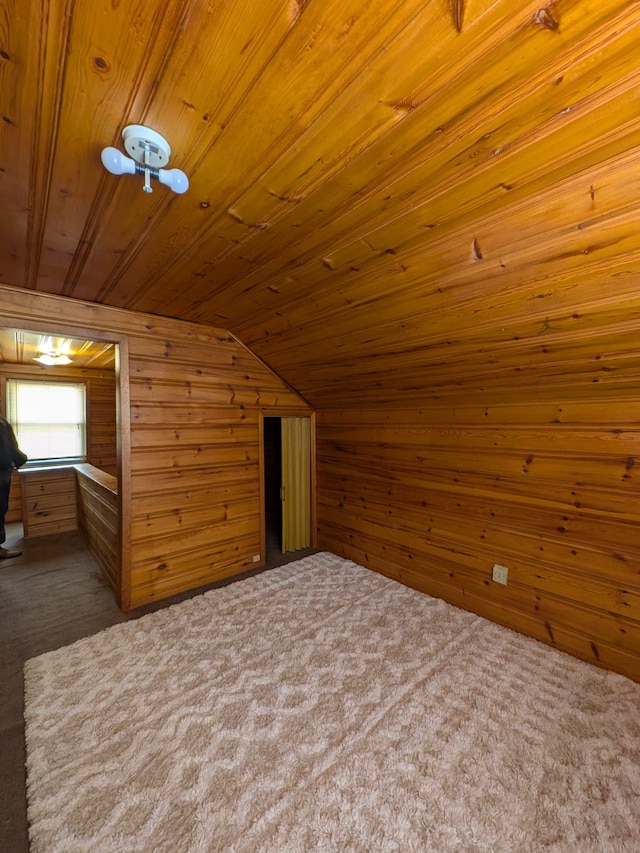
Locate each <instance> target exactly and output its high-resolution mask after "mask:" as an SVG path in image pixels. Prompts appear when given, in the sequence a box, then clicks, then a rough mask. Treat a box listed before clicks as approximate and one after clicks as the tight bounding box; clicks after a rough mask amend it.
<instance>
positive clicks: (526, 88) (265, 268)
mask: <svg viewBox="0 0 640 853" xmlns="http://www.w3.org/2000/svg"><path fill="white" fill-rule="evenodd" d="M3 14H4V15H5V18H4V20H2V21H0V71H1V74H0V92H1V94H2V104H3V107H2V109H3V115H2V119H3V120H2V122H0V168H1V172H0V204H1V208H0V210H1V213H2V223H3V224H2V228H1V229H0V281H2V282H4V283H6V284H9V285H12V286H16V287H24V288H29V289H36V290H39V291H44V292H49V293H55V294H62V295H66V296H69V297H73V298H78V299H83V300H89V301H94V302H100V303H105V304H108V305H113V306H117V307H123V308H130V309H134V310H139V311H145V312H152V313H157V314H163V315H167V316H171V317H178V318H182V319H187V320H193V321H198V322H204V323H211V324H214V325H216V326H222V327H224V328H227V329H229V330H230V331H232V332H233V333H234V334H236V335H237V336H238V337H239V338H240V339H241V340H242V341H243V342H244V343H246V344H247V345H248V346H249V347H251V349H253V351H254V352H255V353H256V354H257V355H259V356H260V357H261V358H263V359H264V360H265V361H266V362H267V363H268V364H269V365H270V366H271V367H273V368H274V369H275V370H276V371H277V372H278V373H279V374H280V375H281V376H282V377H283V378H284V379H285V380H286V381H288V382H289V383H290V384H291V385H292V386H293V387H294V388H296V390H298V391H299V392H300V393H301V394H302V395H303V396H305V397H306V398H307V399H308V400H309V401H310V402H311V403H312V404H314V405H315V406H318V407H326V406H337V407H342V406H362V405H367V404H370V403H386V402H391V403H393V402H395V403H405V402H411V401H413V402H415V401H418V400H428V399H429V398H432V397H433V396H435V395H442V394H465V393H475V392H479V390H480V389H481V388H485V387H486V386H487V385H491V386H492V387H495V388H497V389H500V388H507V387H513V388H522V387H525V386H526V387H529V388H531V387H535V386H545V387H548V386H549V385H554V384H557V385H569V384H571V383H573V382H575V377H576V375H579V376H580V377H581V378H582V379H584V380H585V381H596V380H597V379H598V378H599V376H600V375H602V374H600V373H599V371H602V370H603V368H604V369H605V370H606V369H607V366H606V364H605V362H607V361H608V359H609V356H610V354H612V353H615V354H616V358H618V357H620V358H622V360H623V361H624V363H625V364H627V365H628V364H629V363H630V362H632V361H633V362H634V363H635V361H636V360H637V359H638V356H637V354H636V348H635V345H634V338H635V340H637V323H638V319H639V317H640V298H639V296H638V293H639V292H640V276H639V272H640V267H639V263H640V227H639V223H638V219H639V218H640V206H639V204H638V199H639V198H640V147H639V145H640V99H639V96H638V92H640V65H639V64H638V56H640V4H638V3H629V2H628V0H557V2H549V3H546V4H544V3H541V2H540V0H537V2H529V0H498V2H492V0H466V2H465V0H432V1H431V2H425V0H156V2H151V0H148V2H140V0H118V1H117V2H116V0H49V2H46V0H45V2H41V0H20V2H19V3H18V2H14V3H9V5H8V6H7V5H6V4H5V7H4V12H3ZM131 123H135V124H138V123H139V124H146V125H148V126H150V127H152V128H154V129H156V130H157V131H159V132H160V133H162V134H163V135H164V136H166V137H167V138H168V140H169V142H170V143H171V146H172V148H173V155H172V159H171V163H170V166H176V167H179V168H181V169H183V170H184V171H186V172H187V174H188V175H189V177H190V181H191V187H190V190H189V191H188V192H187V193H186V194H185V195H183V196H176V195H174V194H173V193H172V192H171V191H170V190H168V189H166V188H164V187H161V186H156V187H155V188H154V192H153V193H152V194H150V195H149V194H146V193H144V192H143V191H142V180H141V179H140V178H139V177H137V176H136V177H134V176H124V177H115V176H113V175H111V174H109V173H107V172H106V171H105V170H104V168H103V167H102V165H101V163H100V151H101V149H102V148H103V147H105V146H107V145H115V146H117V147H119V148H121V149H122V140H121V131H122V129H123V127H124V126H126V125H127V124H131ZM603 359H604V360H603ZM608 369H609V373H610V372H611V370H612V369H613V368H611V364H609V368H608ZM607 379H608V380H609V381H611V377H610V375H607Z"/></svg>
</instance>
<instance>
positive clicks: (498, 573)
mask: <svg viewBox="0 0 640 853" xmlns="http://www.w3.org/2000/svg"><path fill="white" fill-rule="evenodd" d="M493 580H494V581H495V582H496V583H502V584H504V585H505V586H506V585H507V584H508V582H509V569H507V568H506V567H505V566H499V565H498V564H497V563H496V564H495V566H494V567H493Z"/></svg>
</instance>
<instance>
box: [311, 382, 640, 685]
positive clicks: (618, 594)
mask: <svg viewBox="0 0 640 853" xmlns="http://www.w3.org/2000/svg"><path fill="white" fill-rule="evenodd" d="M638 447H640V403H639V402H638V400H637V399H635V398H633V397H630V396H626V395H624V396H616V395H615V394H601V395H600V396H599V397H598V398H597V399H593V398H591V396H589V395H588V394H587V392H586V391H585V390H584V389H583V399H574V400H573V401H570V402H569V403H558V402H554V401H553V400H552V399H549V398H547V400H546V402H544V403H542V402H541V403H538V402H528V403H527V402H518V403H511V402H508V401H505V402H503V403H502V404H501V405H498V404H492V405H480V404H478V405H473V404H472V403H470V402H467V403H464V402H463V403H460V404H459V405H457V406H448V405H445V404H443V403H441V404H439V405H433V406H429V407H424V408H422V409H420V410H388V409H385V410H368V411H363V412H357V413H356V412H350V411H348V412H345V411H342V412H338V411H325V412H320V413H319V414H318V532H319V541H320V545H321V547H325V548H328V549H330V550H333V551H336V552H338V553H340V554H344V555H345V556H348V557H351V558H352V559H355V560H357V561H359V562H362V563H363V564H364V565H367V566H369V567H371V568H373V569H375V570H376V571H381V572H383V573H385V574H388V575H389V576H391V577H395V578H397V579H398V580H401V581H403V582H405V583H407V584H409V585H411V586H414V587H416V588H418V589H421V590H423V591H425V592H428V593H431V594H433V595H436V596H438V597H442V598H445V599H446V600H448V601H450V602H452V603H454V604H456V605H457V606H461V607H465V608H467V609H470V610H473V611H475V612H477V613H479V614H481V615H483V616H486V617H487V618H490V619H493V620H495V621H498V622H501V623H502V624H505V625H507V626H509V627H511V628H514V629H516V630H519V631H523V632H524V633H527V634H530V635H531V636H534V637H537V638H538V639H540V640H542V641H543V642H547V643H551V644H553V645H556V646H557V647H558V648H560V649H564V650H565V651H569V652H571V653H573V654H576V655H578V656H580V657H583V658H585V659H586V660H589V661H591V662H593V663H597V664H600V665H603V666H607V667H609V668H612V669H616V670H618V671H620V672H622V673H623V674H625V675H628V676H629V677H631V678H636V679H640V540H639V539H638V535H637V532H638V525H639V523H640V508H639V507H638V506H637V505H636V504H637V500H636V499H635V498H636V496H637V491H638V485H637V482H636V479H637V470H636V469H637V466H638V464H639V463H640V457H638V455H637V449H638ZM494 563H499V564H501V565H504V566H507V567H508V569H509V584H508V586H507V587H503V586H500V585H499V584H496V583H494V582H492V580H491V570H492V567H493V564H494Z"/></svg>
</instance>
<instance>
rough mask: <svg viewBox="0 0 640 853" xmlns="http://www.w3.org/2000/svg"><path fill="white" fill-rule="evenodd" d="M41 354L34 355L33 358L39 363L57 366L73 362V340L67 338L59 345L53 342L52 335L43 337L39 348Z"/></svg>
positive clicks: (46, 365)
mask: <svg viewBox="0 0 640 853" xmlns="http://www.w3.org/2000/svg"><path fill="white" fill-rule="evenodd" d="M38 352H39V353H40V355H37V356H34V358H33V360H34V361H37V362H38V364H43V365H44V366H45V367H57V366H59V365H63V364H71V362H72V361H73V359H71V358H69V356H70V355H71V341H70V340H69V339H68V338H65V340H63V341H62V342H61V343H60V344H59V345H58V346H57V347H55V346H54V344H53V339H52V338H51V337H46V338H43V339H42V342H41V343H40V347H39V348H38Z"/></svg>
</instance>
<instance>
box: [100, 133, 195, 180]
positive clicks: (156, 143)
mask: <svg viewBox="0 0 640 853" xmlns="http://www.w3.org/2000/svg"><path fill="white" fill-rule="evenodd" d="M122 138H123V139H124V147H125V148H126V150H127V154H129V155H130V156H129V157H125V156H124V154H123V153H122V152H121V151H118V149H117V148H112V147H109V148H104V149H103V150H102V154H101V159H102V165H103V166H104V167H105V169H106V170H107V171H108V172H111V174H112V175H125V174H126V175H144V187H143V189H144V191H145V192H146V193H151V192H153V189H152V188H151V178H155V179H156V180H158V181H160V183H161V184H164V185H165V186H167V187H170V188H171V189H172V190H173V191H174V193H185V192H186V191H187V190H188V189H189V178H187V176H186V175H185V173H184V172H182V171H181V170H180V169H163V168H161V167H163V166H166V165H167V163H168V162H169V157H170V156H171V147H170V146H169V143H168V142H167V140H166V139H165V138H164V137H163V136H160V134H159V133H156V131H155V130H151V128H149V127H143V126H142V125H141V124H130V125H128V126H127V127H125V129H124V130H123V131H122ZM132 158H133V159H132Z"/></svg>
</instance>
